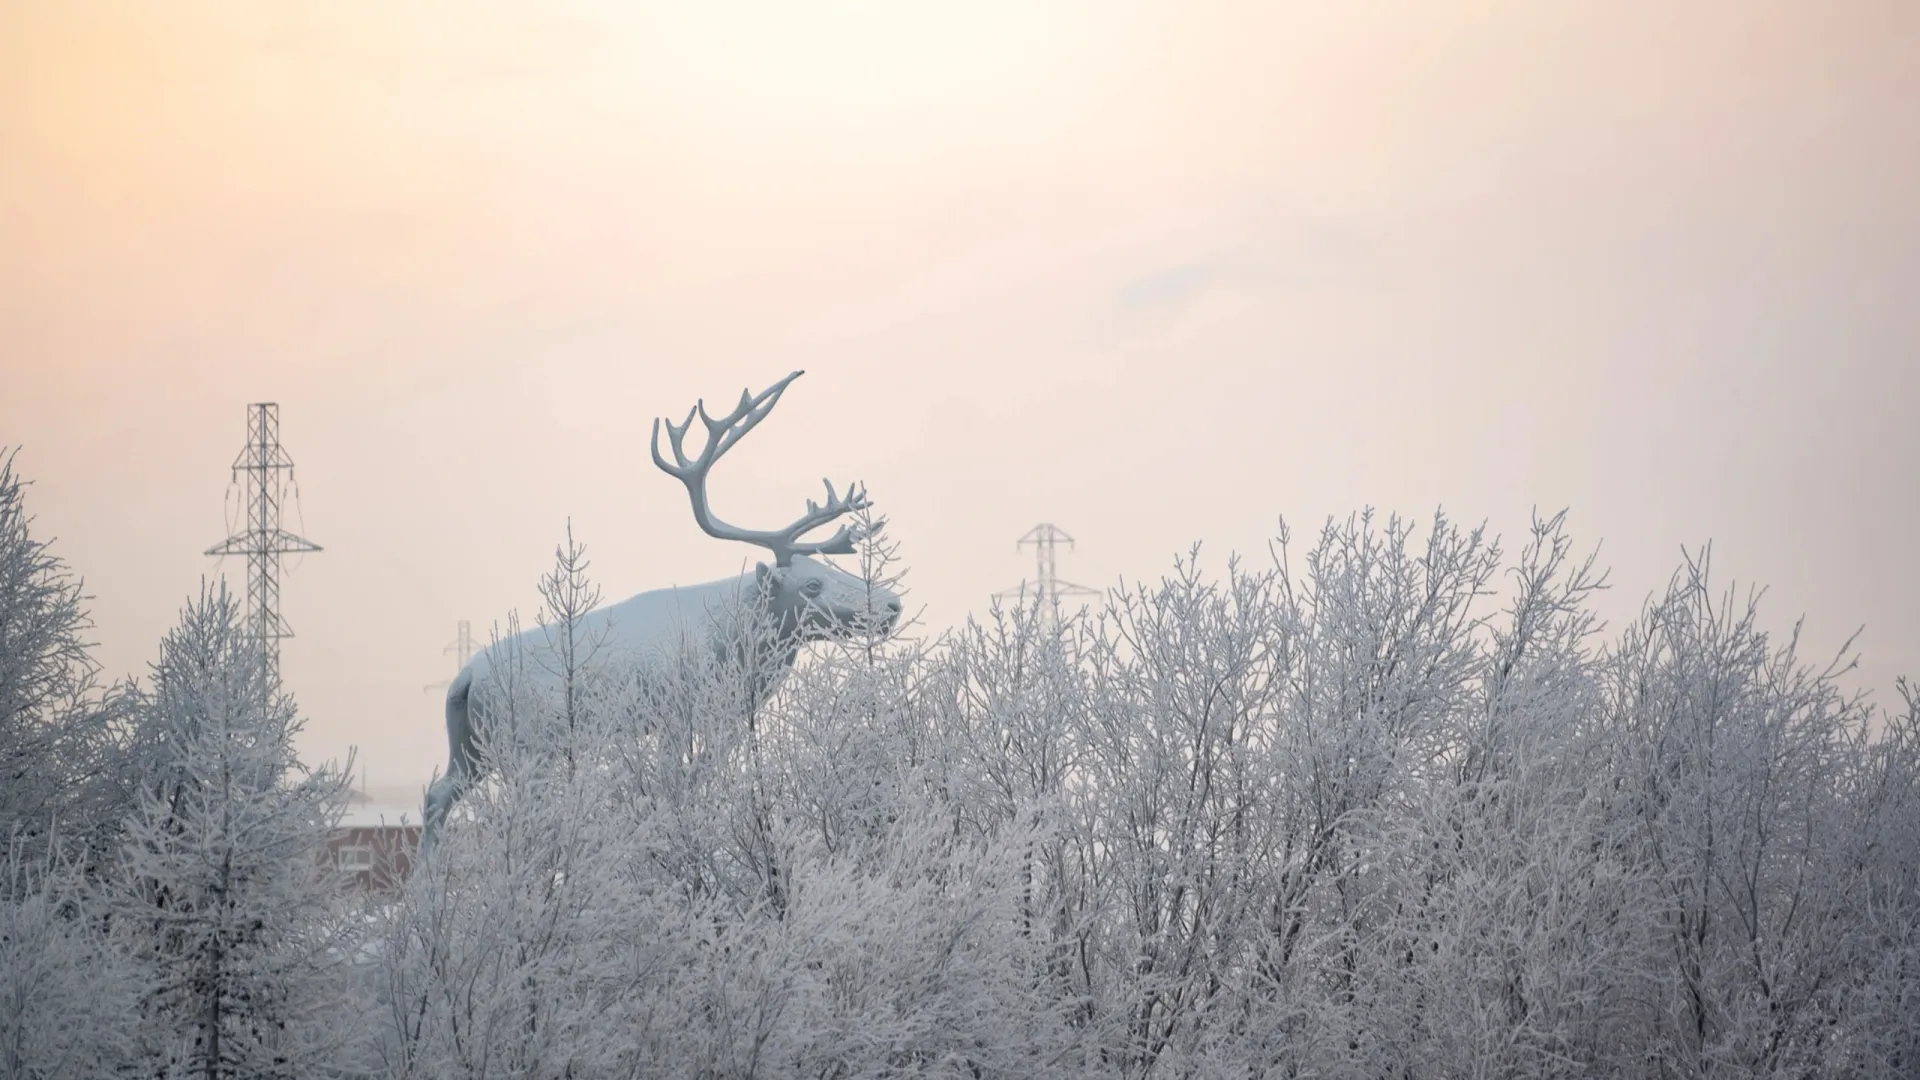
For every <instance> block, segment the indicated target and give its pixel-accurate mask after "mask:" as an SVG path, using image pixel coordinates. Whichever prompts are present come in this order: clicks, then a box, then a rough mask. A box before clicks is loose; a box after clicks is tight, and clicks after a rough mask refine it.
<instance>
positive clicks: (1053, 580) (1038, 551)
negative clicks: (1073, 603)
mask: <svg viewBox="0 0 1920 1080" xmlns="http://www.w3.org/2000/svg"><path fill="white" fill-rule="evenodd" d="M1063 541H1064V542H1065V543H1066V545H1067V548H1068V549H1069V550H1071V549H1072V548H1073V537H1071V536H1068V535H1067V533H1066V530H1064V529H1062V528H1060V527H1059V526H1058V525H1055V524H1053V523H1051V522H1044V521H1043V522H1041V523H1040V524H1038V525H1035V526H1034V527H1033V528H1031V529H1028V530H1027V533H1026V535H1025V536H1022V537H1021V538H1020V541H1019V542H1018V543H1017V544H1015V545H1014V549H1015V550H1016V551H1017V550H1019V549H1020V548H1023V547H1026V546H1027V545H1028V544H1032V545H1033V559H1034V576H1033V580H1032V581H1022V582H1021V583H1020V585H1019V587H1018V588H1013V589H1007V590H1005V591H1003V592H999V593H996V594H994V595H996V596H999V597H1003V598H1011V599H1018V600H1019V601H1020V604H1021V606H1022V607H1025V606H1026V605H1027V603H1028V602H1029V598H1032V600H1033V601H1035V602H1037V603H1038V604H1039V605H1040V611H1041V613H1042V614H1043V615H1045V616H1047V617H1048V618H1051V619H1052V620H1053V621H1054V623H1055V624H1056V625H1057V624H1058V623H1059V621H1060V598H1061V597H1063V596H1089V597H1091V596H1099V595H1100V590H1098V589H1089V588H1087V587H1086V586H1085V585H1075V584H1074V583H1073V582H1071V581H1062V580H1060V572H1059V556H1058V554H1057V551H1058V549H1059V545H1060V544H1061V542H1063Z"/></svg>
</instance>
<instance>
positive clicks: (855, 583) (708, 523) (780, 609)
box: [652, 371, 900, 640]
mask: <svg viewBox="0 0 1920 1080" xmlns="http://www.w3.org/2000/svg"><path fill="white" fill-rule="evenodd" d="M803 374H805V372H803V371H796V372H794V373H793V374H791V375H788V376H787V377H786V378H784V379H781V380H780V381H779V382H777V383H774V384H773V385H772V386H770V387H768V388H767V389H765V390H763V391H761V392H760V393H759V394H758V395H755V394H752V393H750V392H749V391H746V390H742V391H741V392H740V403H739V404H738V405H735V406H734V408H733V411H732V412H730V413H728V414H727V415H725V416H722V417H720V418H718V419H715V418H714V417H712V416H710V415H708V413H707V403H706V401H705V400H704V399H703V400H701V401H699V402H698V403H696V404H695V405H694V407H693V408H692V409H691V410H690V411H689V412H688V413H687V418H686V419H685V420H683V421H681V422H680V423H678V424H676V423H674V422H673V421H671V420H664V421H663V420H662V419H655V420H654V422H653V440H652V442H653V463H654V464H655V465H658V466H659V467H660V468H661V470H662V471H664V472H666V473H667V474H668V475H670V476H673V477H676V478H678V479H679V480H680V482H681V483H683V484H685V485H686V487H687V496H688V498H689V499H691V500H692V503H693V519H694V521H695V522H697V523H698V524H699V525H700V528H701V529H702V530H704V531H705V532H706V533H707V535H709V536H713V537H716V538H718V539H721V540H738V541H741V542H742V543H747V544H753V545H755V546H758V547H763V548H766V549H767V550H768V551H770V552H772V553H773V565H772V566H768V565H767V564H766V563H761V564H759V566H758V567H757V568H756V570H755V580H756V581H757V583H758V586H759V595H760V598H761V602H762V603H763V604H764V605H766V608H767V610H768V612H769V614H771V615H772V616H773V617H774V619H775V620H776V624H777V625H778V626H779V627H780V628H781V630H782V631H783V634H791V635H794V636H795V637H797V638H799V639H801V640H821V639H826V638H843V637H847V636H851V635H853V634H856V633H861V632H867V631H884V630H886V629H889V628H891V627H892V625H893V623H894V622H895V621H896V620H897V619H898V618H899V616H900V598H899V597H898V596H895V595H894V594H893V593H892V592H891V591H889V590H887V589H886V588H884V587H882V586H880V585H878V584H875V583H872V582H869V581H867V580H865V579H864V578H860V577H857V576H855V575H853V574H849V573H847V572H846V571H843V570H839V569H836V568H835V567H833V566H832V565H830V564H828V563H826V562H823V561H821V560H819V559H815V558H813V556H816V555H851V554H853V553H854V551H855V547H854V545H855V544H857V543H858V542H859V541H860V540H862V539H864V538H865V537H866V536H869V535H872V534H874V533H878V532H879V531H880V530H881V529H882V528H883V527H885V525H886V522H885V520H884V519H882V520H880V521H876V522H875V523H874V524H873V525H872V526H871V527H870V528H869V529H863V528H862V527H861V526H859V525H857V524H843V525H841V526H840V528H839V529H838V530H837V531H836V532H834V534H833V535H832V536H830V537H828V538H827V539H825V540H817V541H803V540H802V539H801V537H803V536H805V535H806V534H807V533H810V532H812V531H813V530H815V529H818V528H820V527H822V526H825V525H828V524H831V523H832V522H834V521H836V520H838V519H840V518H842V517H844V516H846V515H847V514H851V513H856V512H858V511H861V510H865V509H867V508H868V507H869V506H870V505H871V504H870V503H869V502H868V501H867V493H866V489H865V488H864V487H862V486H861V485H859V484H858V483H850V484H848V485H847V487H846V492H845V494H844V495H843V494H841V493H839V492H836V491H835V490H834V487H833V481H831V480H826V481H823V482H824V483H825V484H826V488H827V501H826V502H825V503H816V502H814V501H813V500H812V499H808V500H807V512H806V513H804V514H802V515H800V517H799V518H798V519H797V520H795V521H794V522H793V523H792V524H790V525H788V526H787V527H786V528H783V529H766V530H762V529H743V528H740V527H739V526H737V525H729V524H727V523H726V522H724V521H721V520H720V519H719V518H718V517H716V516H715V515H714V513H713V508H712V505H711V504H710V503H709V502H708V499H707V477H708V473H709V471H710V470H711V469H712V468H713V463H714V462H716V461H718V460H720V458H721V456H722V455H724V454H726V452H727V451H728V450H731V449H732V448H733V446H734V444H735V443H737V442H739V441H740V440H741V439H742V438H743V437H745V435H746V434H747V432H749V431H752V430H753V428H754V426H755V425H757V424H759V423H760V421H762V420H764V419H766V418H767V414H768V413H770V412H772V411H773V407H774V405H776V404H778V403H779V401H780V395H781V394H782V393H784V392H785V391H786V389H787V386H788V385H789V384H790V383H792V382H793V380H795V379H797V378H799V377H800V376H801V375H803ZM695 416H698V417H699V418H700V419H701V420H702V421H703V422H704V423H705V424H706V427H707V438H706V445H705V446H703V447H702V448H701V450H700V453H699V455H698V456H697V457H693V458H689V457H688V456H687V452H686V441H685V440H686V436H687V431H688V429H689V428H691V427H692V426H693V418H694V417H695ZM663 422H664V423H665V424H666V428H667V446H668V449H669V450H670V451H671V452H672V454H673V461H672V462H671V463H669V462H668V461H667V459H666V458H665V457H664V456H663V455H662V454H661V453H660V426H661V424H662V423H663Z"/></svg>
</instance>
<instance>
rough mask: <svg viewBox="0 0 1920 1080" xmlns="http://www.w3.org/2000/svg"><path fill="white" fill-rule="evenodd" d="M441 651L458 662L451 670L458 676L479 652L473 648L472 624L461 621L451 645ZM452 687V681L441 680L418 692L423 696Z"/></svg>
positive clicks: (464, 620)
mask: <svg viewBox="0 0 1920 1080" xmlns="http://www.w3.org/2000/svg"><path fill="white" fill-rule="evenodd" d="M441 651H442V652H450V653H452V654H453V655H454V657H455V659H456V660H457V661H458V666H456V667H455V668H454V669H453V670H454V673H455V674H458V673H459V671H460V669H461V668H464V667H466V666H467V661H469V660H471V659H473V654H474V653H475V652H478V651H479V650H478V649H476V648H474V644H473V623H471V622H469V621H468V620H466V619H461V620H460V629H459V630H458V631H457V632H456V633H455V635H454V638H453V644H451V645H449V646H447V647H446V648H445V649H442V650H441ZM452 685H453V680H452V679H441V680H440V681H439V682H437V683H428V684H427V685H426V686H425V687H423V688H421V691H420V692H421V693H423V694H424V693H426V692H427V691H428V690H445V689H446V688H447V687H449V686H452Z"/></svg>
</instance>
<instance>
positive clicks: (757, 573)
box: [753, 563, 773, 588]
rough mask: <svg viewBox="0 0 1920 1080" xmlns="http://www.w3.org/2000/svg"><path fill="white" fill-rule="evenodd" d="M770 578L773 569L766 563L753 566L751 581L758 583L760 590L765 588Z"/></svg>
mask: <svg viewBox="0 0 1920 1080" xmlns="http://www.w3.org/2000/svg"><path fill="white" fill-rule="evenodd" d="M771 577H773V567H771V566H768V565H767V564H766V563H754V564H753V579H754V580H755V581H757V582H759V583H760V585H761V587H762V588H764V587H765V586H766V584H767V580H768V579H769V578H771Z"/></svg>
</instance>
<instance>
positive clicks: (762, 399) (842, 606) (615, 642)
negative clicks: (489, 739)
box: [420, 371, 900, 860]
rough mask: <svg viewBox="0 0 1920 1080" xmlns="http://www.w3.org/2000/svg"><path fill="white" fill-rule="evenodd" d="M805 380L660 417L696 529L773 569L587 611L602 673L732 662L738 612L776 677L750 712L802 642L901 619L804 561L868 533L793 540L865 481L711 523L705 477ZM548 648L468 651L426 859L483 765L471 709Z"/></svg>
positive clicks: (528, 635)
mask: <svg viewBox="0 0 1920 1080" xmlns="http://www.w3.org/2000/svg"><path fill="white" fill-rule="evenodd" d="M803 374H805V373H804V372H800V371H796V372H794V373H793V374H791V375H788V376H787V377H786V378H784V379H782V380H780V381H779V382H778V383H775V384H774V385H773V386H771V387H769V388H767V389H766V390H765V391H762V392H761V393H760V394H759V395H758V396H754V395H752V394H750V393H749V392H748V391H744V390H743V391H741V393H740V404H739V405H737V406H735V407H734V410H733V411H732V412H731V413H728V414H727V415H726V416H724V417H721V418H720V419H717V420H716V419H714V418H713V417H711V416H709V415H708V414H707V409H706V402H705V401H704V400H703V401H701V402H699V403H698V404H696V405H695V406H694V407H693V409H692V410H691V411H689V412H688V413H687V418H686V419H685V420H684V421H682V422H681V423H679V424H675V423H673V422H672V421H671V420H668V421H666V427H667V442H668V446H669V449H670V450H671V451H672V453H673V461H672V462H671V463H669V462H668V461H667V460H666V458H665V457H663V456H661V453H660V425H661V421H660V420H659V419H656V420H655V421H654V422H653V461H654V464H655V465H658V466H659V467H660V468H661V469H662V470H664V471H665V472H667V473H668V474H669V475H671V476H674V477H677V478H678V479H679V480H680V482H681V483H683V484H685V485H686V488H687V494H688V496H689V497H690V498H691V499H692V502H693V519H694V521H695V522H697V523H698V524H699V526H700V528H701V529H703V530H705V531H706V532H707V534H708V535H710V536H714V537H717V538H719V539H721V540H739V541H742V542H744V543H748V544H755V545H758V546H760V547H763V548H766V549H767V550H768V551H770V552H772V553H773V565H772V566H768V565H767V564H766V563H760V564H758V565H757V566H755V567H754V569H753V570H752V571H750V572H748V573H745V574H740V575H737V576H735V577H731V578H725V579H723V580H720V581H712V582H708V583H706V584H704V585H693V586H688V587H685V588H679V587H675V588H667V589H656V590H654V591H652V592H644V593H641V594H640V595H638V596H635V597H632V598H630V599H627V600H624V601H621V602H620V603H617V604H610V605H607V606H605V607H601V608H597V609H595V610H594V611H591V612H589V613H588V614H587V616H586V617H585V618H584V619H582V620H581V622H580V624H579V627H578V632H579V633H580V634H582V635H585V636H586V637H588V638H589V639H591V640H593V641H594V642H595V649H594V654H593V658H592V661H591V662H592V663H593V664H595V665H597V666H601V667H602V670H605V667H606V666H607V665H628V666H630V667H631V668H632V670H634V671H635V672H638V673H639V674H640V675H641V677H644V676H645V673H646V671H647V665H650V664H657V663H660V662H662V661H669V662H670V661H671V660H672V659H673V658H675V657H678V656H682V655H684V653H683V652H682V651H681V650H682V649H684V648H685V644H686V643H687V642H690V641H691V642H695V643H699V644H700V645H704V647H705V651H706V652H707V653H708V654H709V655H710V656H712V657H713V658H714V659H715V660H725V659H726V658H727V657H728V656H729V655H735V656H737V655H738V651H739V649H740V648H741V637H740V635H739V632H738V628H737V627H736V626H735V625H734V620H733V619H732V615H733V614H737V613H739V612H741V611H745V612H746V613H747V614H748V615H749V617H751V618H753V619H755V620H757V622H758V628H759V631H760V632H759V633H756V634H755V635H754V637H756V638H758V639H759V640H760V641H762V642H764V643H767V644H769V645H770V649H769V650H768V655H769V658H770V660H771V665H770V667H771V677H770V678H767V679H764V680H756V682H755V684H754V688H753V696H754V700H753V702H752V704H753V707H755V708H757V707H758V706H759V705H760V703H761V702H763V701H765V700H766V698H767V696H768V695H770V694H771V693H772V692H773V690H774V688H775V687H776V686H777V685H778V683H779V681H780V679H781V678H783V677H784V676H785V675H786V673H787V672H788V671H790V670H791V669H792V667H793V664H794V661H795V659H796V658H797V657H798V655H799V650H800V646H801V645H802V644H804V643H806V642H808V641H821V640H845V639H847V638H849V637H851V636H854V635H856V634H860V633H867V632H885V631H886V630H888V629H891V627H892V625H893V623H894V622H895V620H897V619H898V618H899V615H900V600H899V598H898V597H897V596H895V595H894V594H893V593H892V592H890V591H888V590H887V589H885V588H884V587H883V586H880V585H878V584H876V583H873V582H869V581H866V580H865V579H863V578H860V577H856V576H854V575H852V574H848V573H846V572H844V571H841V570H838V569H836V568H834V567H833V566H831V565H829V564H827V563H825V562H822V561H819V560H817V559H814V558H812V557H811V556H815V555H847V554H852V553H853V552H854V550H855V547H854V545H855V544H856V543H857V542H858V541H859V540H860V539H861V538H862V536H863V535H865V534H866V533H865V532H863V530H862V529H861V528H860V527H859V526H857V525H851V524H846V525H842V526H841V527H840V529H839V531H837V532H835V533H834V534H833V535H832V536H831V537H829V538H828V539H826V540H821V541H814V542H803V541H801V539H800V538H801V537H802V536H804V535H806V534H807V533H809V532H811V531H813V530H814V529H817V528H819V527H821V526H823V525H826V524H828V523H830V522H832V521H834V520H836V519H838V518H840V517H842V516H844V515H846V514H849V513H853V512H856V511H860V510H864V509H866V508H867V506H868V505H869V504H868V502H867V497H866V492H865V490H864V488H862V487H861V486H860V485H858V484H852V485H849V486H848V488H847V491H846V494H845V495H840V494H837V493H836V492H835V491H834V489H833V483H832V481H827V482H826V486H827V501H826V503H825V504H816V503H815V502H813V501H812V500H811V499H809V500H808V501H807V512H806V513H805V514H803V515H801V517H800V518H799V520H797V521H795V522H794V523H793V524H791V525H789V526H787V527H786V528H784V529H771V530H755V529H742V528H739V527H737V526H733V525H729V524H727V523H726V522H724V521H721V520H720V519H719V518H717V517H715V516H714V513H713V510H712V508H711V507H710V506H709V504H708V501H707V474H708V472H709V470H711V469H712V467H713V463H714V462H716V461H718V460H720V457H721V456H722V455H724V454H725V453H726V452H727V451H728V450H730V449H732V447H733V445H734V444H735V443H737V442H739V441H740V439H741V438H742V437H744V436H745V435H746V434H747V432H749V431H752V430H753V428H754V426H755V425H756V424H758V423H760V421H762V420H764V419H766V417H767V414H768V413H770V412H772V411H773V407H774V405H775V404H777V403H778V402H779V400H780V395H781V394H782V393H783V392H784V391H785V390H786V388H787V386H788V384H790V383H792V382H793V380H795V379H797V378H799V377H800V376H801V375H803ZM696 414H697V415H698V416H699V417H700V418H701V419H702V420H703V421H705V422H706V426H707V438H706V445H705V446H704V447H703V448H702V449H701V451H700V455H699V456H698V457H696V458H691V459H690V458H688V457H687V454H686V448H685V445H684V442H683V440H684V439H685V437H686V434H687V429H688V428H690V427H692V426H693V418H694V416H695V415H696ZM884 524H885V523H884V522H879V523H876V524H875V525H874V526H873V527H872V529H871V530H870V532H877V531H878V530H879V529H880V528H881V527H882V526H883V525H884ZM696 647H698V646H696ZM551 648H552V645H551V643H550V642H549V641H548V639H547V632H546V631H545V630H544V629H539V628H536V629H533V630H528V631H526V632H524V633H521V634H517V635H514V636H513V637H510V638H506V639H504V640H501V641H498V642H495V643H494V644H493V645H491V646H489V647H488V648H486V649H483V650H481V651H480V652H479V653H477V654H475V655H474V656H473V658H472V659H471V660H469V661H468V663H467V665H466V667H464V668H462V669H461V670H460V673H459V674H458V675H456V676H455V677H454V679H453V682H452V683H450V684H449V685H448V687H447V743H448V760H447V772H446V775H444V776H442V777H441V778H440V779H439V780H438V781H436V782H435V783H434V785H433V786H432V787H431V788H430V789H428V791H427V798H426V807H425V810H424V812H423V814H422V817H423V819H424V826H425V827H424V828H423V830H422V835H421V839H420V857H421V858H422V859H423V860H424V859H425V858H426V857H427V856H428V854H429V853H430V852H431V850H432V845H433V839H434V834H435V833H436V831H437V830H438V829H439V828H440V826H441V825H442V824H443V823H444V821H445V819H446V816H447V812H448V811H449V810H450V809H451V808H452V806H453V803H454V801H455V800H456V799H458V798H460V796H461V795H462V794H463V793H464V792H465V791H466V790H467V788H468V787H469V786H471V785H472V784H474V783H476V782H477V781H478V780H479V779H480V778H481V777H482V776H483V775H484V774H485V770H486V764H485V762H483V761H482V760H481V759H480V754H479V749H478V746H477V744H476V742H475V738H474V736H475V732H474V721H475V712H476V709H475V706H476V705H480V704H482V701H483V698H484V695H485V694H486V693H487V692H488V691H490V690H492V689H494V688H495V687H494V685H493V684H494V683H495V682H496V681H497V676H498V674H499V672H500V669H501V668H502V666H503V665H504V664H505V663H506V660H505V658H506V657H509V656H516V655H519V656H524V655H526V654H527V653H530V652H532V653H537V652H540V651H543V650H550V649H551ZM518 670H519V671H523V672H525V673H527V674H529V675H533V676H536V677H537V676H538V675H539V674H540V673H541V665H538V664H535V665H525V666H523V667H522V668H520V669H518Z"/></svg>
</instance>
